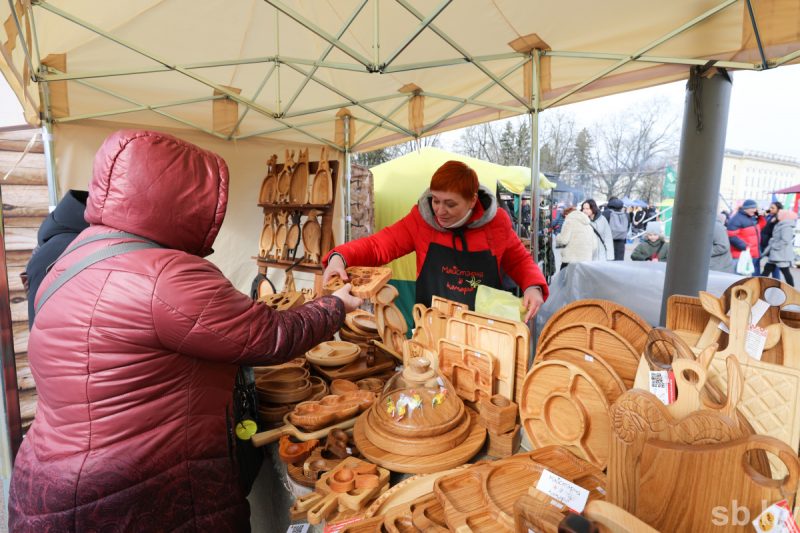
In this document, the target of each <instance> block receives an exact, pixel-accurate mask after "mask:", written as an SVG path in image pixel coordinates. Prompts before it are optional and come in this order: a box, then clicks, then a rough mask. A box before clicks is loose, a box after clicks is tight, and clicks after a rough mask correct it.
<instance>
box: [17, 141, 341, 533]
mask: <svg viewBox="0 0 800 533" xmlns="http://www.w3.org/2000/svg"><path fill="white" fill-rule="evenodd" d="M227 199H228V169H227V167H226V165H225V162H224V161H223V160H222V159H221V158H220V157H218V156H216V155H215V154H212V153H210V152H206V151H204V150H201V149H199V148H197V147H195V146H193V145H190V144H188V143H185V142H183V141H180V140H178V139H176V138H174V137H171V136H169V135H165V134H161V133H154V132H141V131H121V132H118V133H115V134H114V135H112V136H111V137H109V138H108V139H107V140H106V142H105V143H104V144H103V146H102V147H101V148H100V150H99V152H98V153H97V156H96V158H95V166H94V177H93V179H92V182H91V185H90V187H89V202H88V204H87V209H86V220H87V221H88V222H89V223H91V226H90V227H89V228H88V229H87V230H85V231H84V232H83V233H81V234H80V235H79V236H78V237H77V239H76V241H75V242H76V243H77V242H80V241H81V240H83V239H85V238H87V237H89V236H91V235H96V234H102V233H109V232H112V231H117V230H122V231H127V232H131V233H135V234H138V235H141V236H143V237H147V238H149V239H152V240H154V241H156V242H158V243H159V244H161V245H163V246H165V248H163V249H147V250H139V251H136V252H132V253H129V254H126V255H120V256H117V257H112V258H109V259H106V260H104V261H101V262H99V263H96V264H94V265H93V266H90V267H88V268H86V269H85V270H83V271H82V272H81V273H79V274H78V275H77V276H75V277H74V278H72V279H71V280H70V281H68V282H67V283H66V284H65V285H64V286H63V287H61V288H60V289H59V290H58V291H56V292H55V293H54V294H53V296H52V297H51V298H50V299H49V300H48V301H47V303H46V304H45V305H44V306H43V307H42V308H41V310H40V312H39V313H38V314H37V315H36V320H35V323H34V326H33V329H32V331H31V335H30V344H29V358H30V365H31V370H32V372H33V375H34V378H35V380H36V384H37V389H38V395H39V403H38V409H37V413H36V418H35V420H34V422H33V425H32V426H31V428H30V430H29V431H28V433H27V436H26V438H25V440H24V442H23V443H22V447H21V448H20V451H19V454H18V455H17V458H16V463H15V465H14V471H13V475H12V480H11V493H10V503H9V514H10V530H11V531H15V532H20V531H31V532H33V531H35V532H42V531H54V532H55V531H58V532H69V531H77V532H83V531H203V532H206V531H208V532H210V531H213V532H219V531H242V530H248V529H249V507H248V504H247V500H246V499H245V498H244V495H243V493H242V491H241V490H240V489H239V486H238V483H237V473H236V472H237V470H236V468H237V467H236V465H235V464H234V461H235V460H234V459H233V458H234V457H235V453H234V450H232V449H231V446H232V442H235V440H236V439H235V438H233V439H232V442H229V439H230V437H229V435H230V429H231V427H232V424H233V420H232V419H231V410H232V406H231V403H232V396H233V395H232V390H233V382H234V376H235V373H236V370H237V365H239V364H249V365H262V364H271V363H280V362H283V361H285V360H287V359H290V358H292V357H294V356H296V355H297V354H301V353H303V352H304V351H306V350H308V349H309V348H311V347H312V346H313V345H314V344H316V343H318V342H320V341H321V340H324V339H326V338H329V337H330V336H331V335H333V333H334V332H335V331H336V330H337V329H338V327H339V326H340V325H341V322H342V320H343V318H344V307H343V304H342V302H341V301H340V300H339V299H338V298H334V297H326V298H321V299H320V300H317V301H316V302H313V303H310V304H308V305H305V306H302V307H300V308H298V309H295V310H293V311H287V312H281V313H279V312H275V311H272V310H271V309H269V308H268V307H266V306H264V305H262V304H257V303H254V302H253V301H252V300H250V299H249V298H248V297H247V296H245V295H244V294H242V293H240V292H239V291H237V290H236V289H235V288H234V287H233V286H232V285H231V284H230V282H228V280H226V279H225V277H224V276H223V275H222V273H221V272H220V271H219V270H218V269H217V268H216V267H215V266H214V265H213V264H211V263H210V262H208V261H206V260H205V259H201V257H200V256H204V255H207V254H208V253H210V251H211V245H212V244H213V242H214V239H215V237H216V236H217V233H218V231H219V227H220V225H221V224H222V220H223V218H224V216H225V209H226V204H227ZM121 240H125V239H115V240H111V241H109V240H104V241H98V242H94V243H91V244H87V245H86V246H83V247H81V248H79V249H77V250H76V251H74V252H72V253H70V254H68V255H66V256H64V257H63V258H62V259H61V260H59V261H58V262H57V263H56V264H55V266H54V268H53V269H52V271H51V272H50V273H49V274H48V275H47V277H46V278H45V279H44V281H43V283H42V290H40V291H39V293H38V295H39V297H41V295H42V291H43V290H44V289H46V287H47V286H49V285H50V284H51V283H52V282H53V281H54V280H55V279H57V278H58V277H59V276H60V275H62V273H63V272H64V270H65V269H66V268H68V267H69V266H70V265H72V264H74V263H76V262H77V261H78V260H80V259H81V258H83V257H86V256H87V255H89V254H92V253H93V252H95V251H97V250H98V249H101V248H103V247H106V246H109V245H110V244H113V243H117V242H120V241H121Z"/></svg>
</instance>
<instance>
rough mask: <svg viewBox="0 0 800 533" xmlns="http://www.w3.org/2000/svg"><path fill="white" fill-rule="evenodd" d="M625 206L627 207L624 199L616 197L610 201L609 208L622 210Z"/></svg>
mask: <svg viewBox="0 0 800 533" xmlns="http://www.w3.org/2000/svg"><path fill="white" fill-rule="evenodd" d="M623 207H625V204H624V203H622V200H620V199H619V198H614V199H612V200H609V202H608V208H609V209H616V210H620V209H622V208H623Z"/></svg>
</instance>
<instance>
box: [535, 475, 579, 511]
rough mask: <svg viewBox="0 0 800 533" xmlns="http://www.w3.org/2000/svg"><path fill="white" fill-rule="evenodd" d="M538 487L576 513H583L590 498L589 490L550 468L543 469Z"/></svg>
mask: <svg viewBox="0 0 800 533" xmlns="http://www.w3.org/2000/svg"><path fill="white" fill-rule="evenodd" d="M536 489H537V490H540V491H542V492H544V493H545V494H547V495H548V496H550V497H551V498H554V499H555V500H557V501H559V502H561V503H562V504H563V505H565V506H567V507H569V508H570V509H572V510H573V511H575V512H576V513H582V512H583V508H584V507H586V502H587V501H588V499H589V491H588V490H586V489H584V488H583V487H579V486H578V485H576V484H575V483H572V482H571V481H567V480H566V479H564V478H563V477H561V476H557V475H555V474H554V473H552V472H550V471H549V470H547V469H545V470H543V471H542V476H541V477H540V478H539V481H538V482H537V483H536Z"/></svg>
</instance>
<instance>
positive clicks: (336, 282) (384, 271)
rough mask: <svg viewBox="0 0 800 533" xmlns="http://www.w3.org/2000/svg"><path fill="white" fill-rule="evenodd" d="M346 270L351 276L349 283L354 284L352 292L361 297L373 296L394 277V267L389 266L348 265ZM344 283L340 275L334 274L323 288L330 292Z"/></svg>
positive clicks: (348, 275) (349, 276)
mask: <svg viewBox="0 0 800 533" xmlns="http://www.w3.org/2000/svg"><path fill="white" fill-rule="evenodd" d="M346 272H347V277H348V278H350V281H349V283H351V284H352V286H353V288H352V290H351V291H350V292H352V293H353V295H354V296H358V297H359V298H372V297H373V296H375V295H376V294H377V293H378V291H380V289H381V287H383V286H384V285H386V282H387V281H389V279H391V277H392V269H391V268H389V267H348V268H347V269H346ZM344 284H345V283H344V281H343V280H342V279H341V278H340V277H339V276H334V277H332V278H331V279H329V280H328V283H326V284H325V287H323V288H324V289H325V291H327V292H328V294H330V293H332V292H334V291H336V290H338V289H340V288H342V287H343V286H344Z"/></svg>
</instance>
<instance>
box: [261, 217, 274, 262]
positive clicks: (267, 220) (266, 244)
mask: <svg viewBox="0 0 800 533" xmlns="http://www.w3.org/2000/svg"><path fill="white" fill-rule="evenodd" d="M274 244H275V229H274V228H273V227H272V215H270V214H266V215H264V227H263V228H262V229H261V238H260V239H259V250H258V255H259V257H263V258H265V259H266V258H267V257H269V255H270V253H271V252H272V247H273V245H274Z"/></svg>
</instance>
